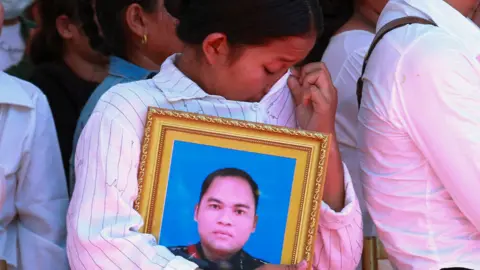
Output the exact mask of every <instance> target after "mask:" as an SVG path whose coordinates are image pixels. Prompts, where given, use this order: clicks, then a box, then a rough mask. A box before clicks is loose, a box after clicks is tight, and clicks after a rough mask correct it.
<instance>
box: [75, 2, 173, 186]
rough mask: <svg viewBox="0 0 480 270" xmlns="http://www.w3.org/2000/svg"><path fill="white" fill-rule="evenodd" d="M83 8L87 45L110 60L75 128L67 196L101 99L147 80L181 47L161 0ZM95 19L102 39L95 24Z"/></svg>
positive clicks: (86, 5)
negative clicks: (87, 127) (81, 140)
mask: <svg viewBox="0 0 480 270" xmlns="http://www.w3.org/2000/svg"><path fill="white" fill-rule="evenodd" d="M84 5H85V8H84V9H83V12H82V20H83V21H84V23H85V32H86V33H87V35H88V36H89V38H90V44H91V45H92V46H93V47H94V48H95V49H97V50H98V51H101V52H102V53H103V54H106V55H111V57H110V69H109V71H108V76H107V78H105V80H104V81H103V82H102V83H101V84H100V85H99V86H98V87H97V89H96V90H95V91H94V92H93V94H92V96H91V97H90V98H89V100H88V102H87V104H86V105H85V108H84V109H83V110H82V113H81V115H80V118H79V120H78V123H77V127H76V129H75V136H74V142H73V146H74V147H73V149H74V152H73V154H72V157H71V160H70V162H71V164H70V177H69V181H70V185H69V186H70V194H71V192H72V191H73V188H74V183H75V179H74V178H75V175H74V170H73V159H74V157H75V149H76V145H77V142H78V138H79V137H80V134H81V133H82V130H83V127H84V126H85V124H86V123H87V121H88V118H89V117H90V115H91V114H92V111H93V109H94V108H95V106H96V105H97V102H98V100H99V99H100V97H101V96H102V95H103V94H104V93H105V92H106V91H107V90H108V89H110V88H111V87H112V86H114V85H116V84H119V83H126V82H131V81H137V80H142V79H146V78H147V77H148V76H149V75H150V74H152V72H157V71H158V69H159V68H160V64H161V63H162V62H163V61H164V60H165V58H167V57H168V56H169V55H171V54H172V53H174V52H179V51H181V49H182V47H183V45H182V43H181V42H180V40H179V39H178V38H177V36H176V35H175V24H174V23H175V22H174V19H173V18H172V17H171V16H170V15H169V14H168V13H167V12H166V10H165V7H164V5H163V0H142V1H134V0H121V1H118V0H117V1H108V0H97V1H96V7H95V13H94V12H92V9H91V8H90V4H89V0H86V1H84ZM118 14H121V16H119V15H118ZM95 17H96V18H98V23H99V24H100V28H101V29H102V30H101V33H102V36H100V34H99V30H98V28H97V25H96V24H95V22H94V18H95Z"/></svg>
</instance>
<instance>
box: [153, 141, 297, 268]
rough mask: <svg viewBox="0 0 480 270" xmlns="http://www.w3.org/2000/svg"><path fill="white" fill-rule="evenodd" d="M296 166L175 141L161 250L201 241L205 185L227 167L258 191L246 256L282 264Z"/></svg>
mask: <svg viewBox="0 0 480 270" xmlns="http://www.w3.org/2000/svg"><path fill="white" fill-rule="evenodd" d="M295 163H296V160H295V159H292V158H286V157H278V156H272V155H264V154H259V153H253V152H246V151H239V150H234V149H227V148H220V147H215V146H208V145H201V144H195V143H189V142H183V141H175V142H174V147H173V153H172V159H171V166H170V174H169V181H168V188H167V198H166V201H165V208H164V214H163V222H162V228H161V229H160V241H159V242H160V244H161V245H164V246H167V247H170V246H185V245H191V244H196V243H197V242H198V241H199V236H198V233H197V223H196V222H195V221H194V210H195V205H196V204H197V203H198V199H199V195H200V188H201V185H202V183H203V180H204V179H205V178H206V177H207V175H208V174H210V173H212V172H213V171H215V170H217V169H221V168H226V167H234V168H238V169H242V170H244V171H246V172H247V173H249V174H250V175H251V176H252V177H253V179H254V180H255V181H256V182H257V184H258V186H259V189H260V199H259V206H258V212H257V213H258V224H257V229H256V231H255V233H253V234H252V235H251V236H250V239H249V240H248V242H247V244H246V246H245V248H244V249H245V251H247V252H248V253H249V254H250V255H252V256H254V257H257V258H259V259H263V260H266V261H267V262H270V263H280V260H281V256H282V247H283V237H284V233H285V226H286V222H287V214H288V207H289V201H290V193H291V189H292V182H293V176H294V171H295Z"/></svg>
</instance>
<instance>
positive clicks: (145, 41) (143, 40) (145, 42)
mask: <svg viewBox="0 0 480 270" xmlns="http://www.w3.org/2000/svg"><path fill="white" fill-rule="evenodd" d="M147 41H148V36H147V34H145V35H143V37H142V44H143V45H145V44H147Z"/></svg>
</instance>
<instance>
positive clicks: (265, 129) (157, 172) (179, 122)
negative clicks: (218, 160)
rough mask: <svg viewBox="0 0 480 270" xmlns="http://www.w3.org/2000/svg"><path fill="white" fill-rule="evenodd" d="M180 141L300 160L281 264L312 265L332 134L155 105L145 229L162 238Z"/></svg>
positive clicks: (145, 161) (145, 181)
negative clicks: (173, 157) (176, 143)
mask: <svg viewBox="0 0 480 270" xmlns="http://www.w3.org/2000/svg"><path fill="white" fill-rule="evenodd" d="M177 141H182V142H188V143H194V144H201V145H206V146H212V147H220V148H229V149H234V150H239V151H248V152H253V153H259V154H267V155H274V156H280V157H286V158H292V159H295V169H294V172H292V174H293V183H292V186H291V193H290V200H289V202H288V213H287V214H286V215H287V218H286V224H285V225H286V227H285V228H284V230H285V232H284V238H283V247H282V249H281V263H282V264H295V263H299V262H300V261H302V260H306V261H307V262H308V264H309V268H310V267H311V265H312V260H313V251H314V243H315V237H316V234H317V233H316V232H317V226H318V219H319V215H320V211H319V208H320V205H321V201H322V194H323V186H324V181H325V177H326V166H327V163H328V160H327V159H328V149H329V144H330V135H329V134H322V133H317V132H309V131H304V130H297V129H290V128H284V127H279V126H272V125H265V124H257V123H252V122H246V121H239V120H232V119H226V118H219V117H210V116H206V115H200V114H194V113H186V112H181V111H172V110H165V109H159V108H149V111H148V115H147V123H146V126H145V134H144V140H143V144H142V155H141V159H140V165H139V175H138V181H139V182H138V192H139V196H138V198H137V200H136V201H135V203H134V208H135V209H136V210H137V211H138V212H139V213H140V215H141V216H142V218H143V220H144V225H143V226H142V228H140V231H141V232H143V233H149V234H152V235H154V236H155V237H156V239H157V242H158V241H159V237H160V232H161V230H162V222H163V218H164V217H163V212H164V207H165V202H166V199H167V197H166V196H167V188H168V182H169V170H170V169H169V170H163V169H160V168H171V166H172V164H171V162H172V160H171V159H172V155H173V151H174V149H173V145H174V143H175V142H177Z"/></svg>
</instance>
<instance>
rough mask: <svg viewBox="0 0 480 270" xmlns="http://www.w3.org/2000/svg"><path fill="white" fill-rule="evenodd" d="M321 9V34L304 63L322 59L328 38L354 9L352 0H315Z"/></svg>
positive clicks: (349, 16)
mask: <svg viewBox="0 0 480 270" xmlns="http://www.w3.org/2000/svg"><path fill="white" fill-rule="evenodd" d="M316 1H318V3H319V5H320V7H321V8H322V10H323V17H324V28H323V34H322V35H321V36H318V37H317V42H316V43H315V46H314V47H313V49H312V50H311V51H310V53H309V55H308V56H307V57H306V58H305V61H304V63H310V62H318V61H320V60H321V59H322V56H323V54H324V53H325V50H326V49H327V47H328V43H329V42H330V39H331V38H332V37H333V36H334V35H335V33H336V32H337V31H338V29H340V28H341V27H342V26H343V25H344V24H345V23H346V22H347V21H348V20H350V18H351V17H352V16H353V12H354V10H355V1H354V0H316Z"/></svg>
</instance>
